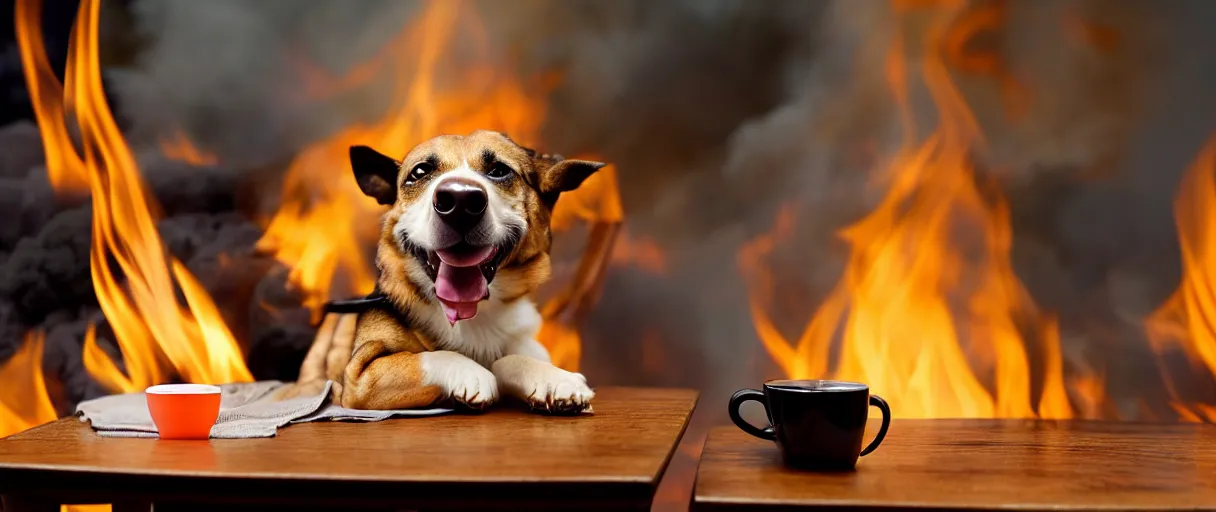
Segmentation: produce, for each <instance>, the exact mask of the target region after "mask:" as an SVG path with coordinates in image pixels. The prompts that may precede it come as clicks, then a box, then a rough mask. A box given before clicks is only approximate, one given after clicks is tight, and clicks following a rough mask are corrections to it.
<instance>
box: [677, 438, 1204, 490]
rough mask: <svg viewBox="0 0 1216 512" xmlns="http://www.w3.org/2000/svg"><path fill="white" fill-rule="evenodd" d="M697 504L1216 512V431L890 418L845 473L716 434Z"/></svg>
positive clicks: (699, 480)
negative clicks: (794, 467) (799, 467)
mask: <svg viewBox="0 0 1216 512" xmlns="http://www.w3.org/2000/svg"><path fill="white" fill-rule="evenodd" d="M870 423H875V422H873V421H872V422H870ZM871 435H872V434H871ZM693 507H694V509H695V510H749V509H753V510H754V509H765V508H769V509H771V508H798V507H806V508H831V509H837V510H839V509H866V510H900V509H913V508H919V509H926V508H951V509H957V510H993V509H1006V510H1008V509H1018V510H1044V509H1055V510H1111V509H1124V510H1171V509H1188V510H1196V509H1216V426H1213V425H1197V424H1143V423H1113V422H1095V421H1025V420H895V421H894V422H892V424H891V430H890V431H889V432H888V433H887V438H886V440H885V441H884V442H883V444H882V446H880V447H879V448H878V450H876V451H875V452H874V453H873V454H871V455H868V456H866V457H862V459H861V460H860V461H859V462H858V464H857V468H856V470H854V471H852V472H842V473H802V472H794V471H790V470H787V469H785V468H784V467H782V465H781V463H780V460H779V455H778V452H777V447H776V445H775V444H773V443H771V442H767V441H762V440H760V439H756V438H754V437H751V436H749V435H747V434H745V433H743V432H742V431H740V430H738V429H737V428H735V427H733V426H731V427H719V428H715V429H713V430H711V431H710V433H709V436H708V439H707V440H706V444H705V450H704V452H703V453H702V455H701V466H700V468H699V469H698V472H697V484H696V489H695V491H694V497H693Z"/></svg>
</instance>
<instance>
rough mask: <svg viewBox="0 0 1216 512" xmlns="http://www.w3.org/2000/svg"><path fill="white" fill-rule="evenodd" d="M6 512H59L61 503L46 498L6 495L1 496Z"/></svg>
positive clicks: (0, 499) (0, 500)
mask: <svg viewBox="0 0 1216 512" xmlns="http://www.w3.org/2000/svg"><path fill="white" fill-rule="evenodd" d="M0 503H2V504H3V505H4V507H3V509H4V512H59V502H58V501H57V500H55V499H54V498H48V497H46V496H26V495H21V494H5V495H4V496H0Z"/></svg>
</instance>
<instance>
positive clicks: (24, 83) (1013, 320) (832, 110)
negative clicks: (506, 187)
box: [0, 1, 1216, 432]
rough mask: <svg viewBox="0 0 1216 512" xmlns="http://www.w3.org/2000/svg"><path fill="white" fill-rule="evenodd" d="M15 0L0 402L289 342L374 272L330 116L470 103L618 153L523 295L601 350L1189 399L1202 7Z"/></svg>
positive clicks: (655, 370)
mask: <svg viewBox="0 0 1216 512" xmlns="http://www.w3.org/2000/svg"><path fill="white" fill-rule="evenodd" d="M16 7H17V11H16V12H15V17H14V18H15V22H16V31H15V32H16V34H17V35H18V36H19V38H20V41H21V44H20V45H18V48H19V49H20V51H19V52H18V53H19V54H20V56H21V60H22V63H23V68H22V73H21V75H20V78H21V88H22V90H25V91H27V92H28V94H29V98H30V102H31V104H32V105H33V106H34V109H33V112H34V114H35V116H34V118H35V120H36V122H37V129H32V126H31V125H30V124H28V123H27V124H24V125H19V124H14V125H12V126H10V127H5V128H4V129H3V131H0V144H2V145H3V146H4V147H9V146H10V145H11V146H14V147H30V148H35V149H36V150H37V151H26V152H24V153H20V152H13V154H14V155H24V156H14V157H12V158H8V159H6V160H5V161H4V168H3V175H2V176H0V180H2V181H0V185H2V187H0V193H2V194H5V195H4V197H5V198H10V197H11V198H14V200H12V201H7V200H6V201H3V202H0V203H2V204H3V208H4V209H5V211H4V212H3V213H4V214H5V215H6V216H7V218H13V219H20V220H19V221H18V222H17V223H16V225H14V226H13V227H6V228H4V230H3V231H0V258H2V260H0V265H2V266H3V272H0V332H2V333H3V336H0V340H2V341H3V343H4V345H3V353H2V355H3V357H4V358H5V363H4V366H3V370H2V371H3V373H0V378H2V379H3V382H5V383H6V385H5V386H3V389H4V390H5V391H3V392H0V393H3V396H0V404H3V408H0V415H2V417H3V418H5V419H4V420H2V421H3V423H0V425H3V428H4V430H5V431H6V432H12V431H16V430H20V429H22V428H25V427H26V426H29V425H32V424H36V423H38V422H41V421H47V420H49V419H52V418H53V417H55V416H56V415H58V414H63V413H66V412H68V411H70V410H71V407H72V404H74V403H75V402H77V401H79V400H81V399H83V398H87V397H91V396H96V395H98V394H102V393H108V392H115V391H125V390H136V389H139V388H141V387H142V386H145V385H147V384H149V383H153V382H161V381H167V380H187V381H198V382H219V381H226V380H241V379H250V378H291V376H292V375H291V373H292V372H294V371H295V368H296V367H298V361H299V358H300V357H302V355H303V351H304V349H305V348H306V346H307V343H308V341H309V340H310V339H311V330H310V327H309V324H310V322H311V321H314V320H315V316H316V312H317V308H318V306H319V305H320V304H321V303H322V302H324V301H325V300H327V299H329V298H333V297H345V296H349V295H357V294H360V293H365V292H366V291H367V290H368V289H370V286H371V283H372V279H373V276H374V271H373V268H372V267H371V266H370V265H369V261H370V260H369V258H370V254H371V248H372V243H371V240H372V239H373V237H374V232H375V230H376V223H375V218H376V216H377V214H378V210H377V209H376V208H375V206H374V205H372V204H369V202H368V201H367V200H366V199H365V198H363V197H362V196H361V195H360V194H357V191H355V190H354V189H353V187H352V185H353V183H352V182H351V180H349V174H348V173H347V172H344V171H342V169H345V168H346V164H345V162H344V154H345V148H346V147H347V146H349V145H351V144H370V145H373V146H376V147H378V148H380V149H382V150H383V151H386V152H390V153H393V152H396V153H402V152H404V151H405V149H406V148H408V147H410V146H412V145H413V144H414V143H416V142H418V141H419V140H423V139H425V138H428V137H429V136H431V135H433V134H435V133H439V132H459V131H468V130H470V129H473V128H497V129H502V130H507V131H508V132H510V133H511V134H512V136H513V137H515V138H516V139H517V140H521V141H523V142H525V143H527V144H532V145H535V146H538V147H541V148H544V149H547V150H556V151H560V152H564V153H567V154H569V155H587V156H591V155H594V156H595V157H597V158H602V159H605V160H607V161H611V162H613V163H614V164H615V165H614V169H613V172H611V173H604V174H603V175H601V177H600V179H599V181H597V182H594V183H589V184H588V186H587V187H586V188H585V190H584V191H583V192H581V193H580V194H578V195H577V196H572V197H570V198H568V200H566V199H564V200H563V201H564V203H563V204H562V205H561V208H563V212H561V213H560V214H559V219H560V220H559V221H558V222H557V224H558V225H560V226H562V227H565V228H566V231H565V232H563V233H561V234H559V235H558V237H557V240H558V244H559V247H558V248H557V249H558V251H557V256H558V263H559V264H558V265H557V266H556V268H555V271H556V272H555V273H556V276H557V277H556V279H555V282H554V285H553V287H552V289H550V290H546V293H545V295H544V296H543V297H542V300H543V301H545V302H544V305H543V308H542V309H543V311H544V313H545V314H546V317H547V319H548V320H549V322H548V323H547V324H546V328H545V330H544V331H543V332H542V333H541V336H542V338H543V341H545V342H546V343H547V344H548V345H550V347H551V348H552V349H553V352H554V355H555V357H556V358H557V359H558V361H559V363H560V364H562V365H563V366H565V367H568V368H578V369H579V370H580V371H583V372H585V373H587V374H588V375H589V378H590V379H591V380H592V381H594V382H599V383H603V384H607V383H627V384H656V385H685V386H696V387H701V388H703V389H704V390H705V391H706V392H708V393H709V394H710V395H709V396H715V395H721V394H723V393H724V392H726V391H727V390H730V389H734V388H737V387H740V386H743V385H755V384H756V383H757V382H758V381H760V380H762V379H763V378H765V377H776V376H782V375H789V376H795V377H840V378H851V379H859V380H865V381H867V382H870V383H871V384H872V385H873V386H874V389H875V392H876V393H878V394H882V395H884V396H888V397H892V400H893V402H898V404H899V405H897V406H896V407H895V412H896V414H897V416H904V417H909V416H922V417H940V416H972V417H975V416H1003V417H1050V418H1062V417H1086V418H1104V419H1157V420H1169V421H1173V420H1192V421H1193V420H1210V419H1211V418H1212V416H1211V411H1212V409H1211V407H1210V405H1207V404H1212V403H1216V386H1213V380H1212V366H1211V363H1210V361H1209V360H1210V359H1211V358H1210V357H1208V355H1209V353H1210V352H1214V350H1213V343H1216V342H1214V341H1213V337H1212V334H1211V332H1210V329H1208V328H1207V327H1206V326H1207V325H1210V322H1209V320H1208V318H1209V317H1210V314H1209V310H1210V307H1209V303H1211V302H1212V301H1211V298H1210V297H1208V296H1207V294H1205V293H1204V291H1203V290H1205V289H1206V287H1205V285H1204V283H1205V279H1206V277H1205V276H1206V272H1207V271H1206V267H1207V260H1208V259H1210V257H1209V256H1208V254H1207V251H1206V250H1205V249H1204V244H1205V243H1206V242H1205V239H1206V230H1207V228H1206V226H1207V224H1208V223H1209V222H1210V219H1211V217H1212V210H1211V208H1210V204H1209V203H1210V202H1211V200H1210V199H1211V192H1212V190H1211V189H1212V187H1211V186H1210V185H1211V179H1210V178H1211V176H1210V174H1211V172H1213V169H1212V161H1211V158H1209V156H1210V155H1209V153H1210V150H1208V149H1204V150H1202V151H1201V148H1204V147H1205V146H1204V143H1205V141H1206V140H1207V138H1208V137H1209V134H1210V133H1211V132H1212V131H1213V128H1216V123H1213V122H1212V121H1211V120H1216V105H1214V104H1213V103H1212V102H1211V101H1209V100H1207V99H1206V98H1205V96H1206V95H1205V94H1203V92H1204V91H1205V90H1206V85H1207V84H1211V83H1212V82H1213V80H1216V77H1213V76H1208V75H1209V74H1210V73H1208V70H1207V68H1206V67H1204V66H1203V65H1201V63H1198V62H1192V61H1189V60H1186V59H1184V58H1179V59H1163V58H1161V57H1162V56H1165V55H1173V56H1186V55H1192V54H1191V53H1188V52H1193V51H1194V48H1199V47H1203V45H1202V44H1198V43H1197V41H1203V40H1206V39H1204V38H1208V37H1216V36H1212V35H1210V34H1208V33H1207V32H1208V31H1205V30H1203V23H1202V21H1203V20H1208V19H1209V18H1212V17H1213V16H1216V15H1212V14H1208V13H1206V11H1204V10H1202V9H1201V8H1199V7H1193V8H1191V7H1182V6H1179V7H1177V8H1175V9H1157V8H1154V7H1153V6H1152V5H1148V4H1143V5H1141V4H1137V3H1134V2H1129V3H1121V4H1120V5H1117V6H1111V5H1105V4H1101V3H1100V2H1073V3H1067V4H1064V3H1060V4H1058V5H1057V4H1050V5H1023V4H1016V3H1012V2H1010V3H1006V2H1001V1H975V2H962V1H939V2H890V3H859V2H847V1H841V2H824V3H818V2H816V3H811V2H806V3H795V2H791V3H785V4H766V5H763V6H759V5H751V3H747V2H721V3H714V2H710V3H705V2H692V1H689V2H664V3H661V4H659V5H655V4H652V3H646V2H602V3H587V4H577V5H571V3H564V2H534V3H528V4H515V5H500V4H497V3H492V2H481V3H478V2H468V3H463V2H416V3H410V2H395V3H386V4H384V5H375V4H367V5H361V6H349V5H346V4H345V3H343V2H338V1H331V2H325V1H323V2H315V3H312V4H310V6H308V7H307V8H301V7H299V6H292V7H291V8H290V9H291V10H290V12H286V11H279V10H278V9H287V8H288V7H287V6H276V5H266V4H261V3H247V2H235V1H232V2H229V1H219V2H214V3H205V4H196V3H180V4H179V3H169V2H155V1H148V2H136V3H135V4H134V5H133V7H132V8H131V10H130V11H126V12H124V11H123V10H122V6H120V5H118V4H114V5H111V4H109V3H104V2H96V1H85V2H81V6H80V12H81V13H82V15H81V16H79V17H78V18H77V23H76V25H75V28H74V29H73V31H74V34H73V36H74V37H73V45H72V47H71V49H70V51H69V58H68V61H69V62H68V64H67V65H66V66H65V68H64V69H55V68H54V66H52V65H51V64H49V62H51V61H54V59H52V58H47V55H46V52H45V50H44V49H43V45H44V44H45V39H46V38H45V36H44V35H43V34H41V33H39V30H38V28H39V27H40V25H39V24H38V23H35V22H34V20H37V19H39V17H40V16H39V15H38V14H37V10H38V8H39V4H38V3H37V2H29V1H21V2H18V3H17V6H16ZM43 14H46V13H43ZM338 14H341V15H338ZM107 20H111V21H109V22H108V21H107ZM124 24H126V25H124ZM538 27H548V28H546V29H544V30H538ZM1162 27H1168V28H1169V30H1160V28H1162ZM812 28H813V30H812ZM107 30H108V31H110V32H109V34H110V35H107ZM124 30H126V31H134V32H135V33H139V34H141V35H142V36H143V37H142V38H140V39H141V40H140V41H138V42H135V43H132V42H131V41H130V40H128V39H125V38H123V37H120V36H121V35H122V34H124V33H125V32H123V31H124ZM49 46H54V45H49ZM111 48H112V49H113V50H110V49H111ZM109 52H113V53H109ZM124 52H126V53H125V54H124ZM1197 155H1198V156H1197ZM1184 172H1185V177H1184ZM1175 192H1180V193H1178V194H1177V201H1176V202H1174V198H1175ZM567 220H569V222H567ZM1175 220H1176V221H1177V229H1175V226H1174V224H1173V223H1174V221H1175ZM841 242H843V243H841ZM1179 246H1181V249H1179ZM1171 293H1172V295H1171ZM31 361H41V362H42V364H41V366H40V367H31ZM39 369H41V370H42V371H36V370H39ZM9 383H13V384H14V385H11V386H10V385H7V384H9ZM17 383H20V384H17ZM11 390H20V391H11Z"/></svg>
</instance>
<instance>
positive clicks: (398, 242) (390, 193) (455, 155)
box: [350, 131, 604, 324]
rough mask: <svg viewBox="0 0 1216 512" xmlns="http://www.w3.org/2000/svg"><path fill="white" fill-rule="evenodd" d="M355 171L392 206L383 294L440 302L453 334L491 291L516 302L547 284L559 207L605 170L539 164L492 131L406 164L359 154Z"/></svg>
mask: <svg viewBox="0 0 1216 512" xmlns="http://www.w3.org/2000/svg"><path fill="white" fill-rule="evenodd" d="M350 161H351V167H352V168H353V169H354V172H355V180H356V181H358V183H359V188H360V189H361V190H363V193H365V194H367V195H368V196H371V197H373V198H375V199H376V201H378V202H379V203H380V204H384V205H392V209H391V210H390V211H389V213H388V214H387V215H386V216H385V222H384V229H383V231H382V236H381V238H380V246H379V251H378V255H377V262H378V264H379V266H380V270H381V286H382V288H395V289H400V290H401V293H402V294H407V295H408V294H409V293H414V294H416V295H417V296H416V297H410V298H408V299H413V300H425V301H433V302H437V303H438V304H439V305H440V306H441V307H442V308H443V311H444V313H445V314H446V316H447V319H448V321H449V322H451V323H453V324H455V323H456V322H457V321H459V320H466V319H469V318H473V316H474V315H476V314H477V305H478V303H479V302H481V301H482V300H486V299H488V298H489V297H490V295H491V291H493V292H494V293H496V294H500V296H499V297H498V298H499V299H503V300H513V299H515V298H518V297H520V296H523V295H525V294H527V293H530V292H531V291H533V290H534V289H535V288H536V287H537V286H539V285H540V284H541V282H543V281H544V279H546V278H547V277H548V274H549V258H548V251H549V244H550V235H549V217H550V213H551V211H552V208H553V205H554V204H555V203H556V202H557V198H558V196H559V195H560V194H561V193H562V192H565V191H569V190H574V189H575V188H577V187H578V186H579V185H580V184H582V182H583V180H585V179H587V177H588V176H591V174H592V173H594V172H595V171H596V170H598V169H599V168H601V167H603V166H604V164H602V163H599V162H590V161H586V160H568V159H562V158H560V157H552V156H549V155H538V154H537V153H536V152H535V151H533V150H531V149H528V148H525V147H522V146H520V145H518V144H516V143H515V142H513V141H512V140H511V139H509V138H508V137H506V136H505V135H503V134H501V133H497V132H491V131H477V132H473V133H471V134H469V135H467V136H460V135H444V136H440V137H435V138H433V139H431V140H428V141H426V142H424V143H422V144H419V145H418V146H417V147H415V148H414V149H413V150H411V151H410V152H409V154H407V155H405V158H404V159H402V160H401V161H397V160H394V159H393V158H391V157H388V156H385V155H382V154H380V153H378V152H376V150H374V149H371V148H369V147H367V146H354V147H352V148H351V149H350ZM496 277H497V278H498V279H497V282H496V279H495V278H496ZM401 280H407V281H408V282H409V283H410V284H412V285H413V286H404V287H403V286H401V285H404V284H405V283H402V282H401ZM492 288H493V289H492ZM386 292H388V290H386ZM390 295H392V293H391V292H390Z"/></svg>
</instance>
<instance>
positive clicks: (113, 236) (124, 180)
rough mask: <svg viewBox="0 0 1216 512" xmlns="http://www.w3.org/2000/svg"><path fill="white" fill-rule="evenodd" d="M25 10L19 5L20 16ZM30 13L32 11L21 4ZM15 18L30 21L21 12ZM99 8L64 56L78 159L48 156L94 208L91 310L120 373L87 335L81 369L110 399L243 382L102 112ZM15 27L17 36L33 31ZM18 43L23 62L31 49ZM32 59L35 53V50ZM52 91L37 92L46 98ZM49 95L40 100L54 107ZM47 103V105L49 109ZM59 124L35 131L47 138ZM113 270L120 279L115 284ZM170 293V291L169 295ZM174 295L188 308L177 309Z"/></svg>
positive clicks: (82, 12)
mask: <svg viewBox="0 0 1216 512" xmlns="http://www.w3.org/2000/svg"><path fill="white" fill-rule="evenodd" d="M26 3H27V2H26V1H25V0H22V1H21V2H19V9H21V5H22V4H26ZM28 3H31V4H32V3H35V2H28ZM22 12H25V13H27V14H28V13H33V12H37V9H36V8H29V6H27V7H26V9H25V10H24V11H22ZM99 17H100V3H99V1H98V0H85V1H83V2H81V4H80V9H79V11H78V13H77V19H76V23H75V25H74V26H73V32H72V44H71V47H70V50H69V56H68V70H67V80H66V81H65V82H66V90H64V91H63V92H61V94H62V95H63V97H64V98H66V100H67V101H66V104H67V105H68V107H69V108H68V113H69V114H70V115H72V116H73V118H74V120H75V122H76V124H77V125H78V126H79V128H80V135H81V146H82V152H81V154H77V153H76V150H75V148H74V147H72V146H71V145H64V146H47V150H48V158H47V160H48V161H54V160H56V159H59V160H63V161H77V160H79V161H82V162H83V163H84V169H85V170H86V171H87V173H88V174H87V176H88V184H89V191H90V192H91V194H92V198H93V203H92V210H93V239H92V245H91V247H90V252H89V261H90V268H91V270H92V275H93V287H94V291H95V292H96V294H97V299H98V303H99V304H100V306H101V309H102V311H103V312H104V313H105V315H106V319H107V320H108V322H109V325H110V327H111V329H112V330H113V331H114V334H115V337H116V338H117V341H118V345H119V348H120V350H121V352H122V355H123V360H124V362H125V363H126V373H125V374H124V373H123V372H121V371H119V370H118V368H117V366H116V365H115V364H114V363H113V362H112V361H110V360H109V359H108V357H107V356H106V355H105V354H104V352H102V351H100V349H99V347H98V346H97V343H96V337H95V333H94V332H93V330H92V329H90V331H89V335H88V336H87V339H86V345H85V353H84V360H85V362H86V368H87V369H88V370H89V372H90V373H91V374H92V375H93V376H94V377H96V378H97V379H98V381H99V382H102V383H103V384H105V385H107V386H109V387H110V388H111V389H112V390H115V391H136V390H141V389H143V388H145V387H147V386H150V385H153V384H157V383H160V382H164V381H165V380H168V379H169V378H171V377H172V376H173V375H175V374H176V375H177V376H180V377H181V378H182V379H185V380H187V381H190V382H200V383H223V382H234V381H249V380H251V379H252V377H251V376H250V374H249V370H248V369H247V368H246V367H245V363H244V360H243V358H242V354H241V350H240V347H239V346H238V345H237V343H236V340H235V339H234V338H233V337H232V334H231V333H230V332H229V331H228V327H227V326H226V325H225V324H224V321H223V318H222V317H221V316H220V314H219V311H218V309H216V307H215V304H214V303H213V302H212V300H211V298H210V296H208V294H207V292H206V291H205V289H204V288H203V287H202V286H201V285H200V284H199V283H198V281H197V280H196V279H195V278H194V276H192V275H191V274H190V272H189V271H188V270H187V269H186V267H185V266H184V265H182V263H181V262H180V261H178V260H177V259H176V258H173V257H172V256H170V255H167V254H166V253H165V248H164V244H163V243H162V241H161V239H160V235H159V234H158V233H157V231H156V223H155V220H156V216H157V214H158V213H159V209H158V208H157V207H156V205H155V204H154V202H153V200H152V199H151V198H149V197H148V193H147V190H146V185H145V184H144V181H143V178H142V176H141V175H140V173H139V168H138V167H137V165H136V162H135V157H134V155H133V154H132V153H131V150H130V148H128V147H127V145H126V142H125V141H124V140H123V138H122V134H121V132H120V131H119V129H118V126H117V125H116V123H115V122H114V118H113V115H112V114H111V113H110V108H109V105H107V104H106V102H105V96H104V93H103V90H102V82H101V65H100V62H99V59H98V21H99ZM38 22H39V20H38V19H36V18H29V17H23V18H19V19H18V20H17V23H18V27H22V26H28V25H32V24H37V23H38ZM26 44H28V42H26V41H25V40H23V42H22V45H23V55H25V54H30V52H32V51H33V50H34V49H32V48H27V47H26V46H25V45H26ZM38 50H40V48H38ZM56 85H57V84H55V83H48V82H39V83H38V84H37V86H38V87H39V88H40V90H42V91H44V92H46V91H53V90H54V89H55V86H56ZM54 96H55V95H54V94H49V95H47V96H45V97H46V98H54ZM47 101H48V102H50V101H52V100H50V99H48V100H47ZM58 126H59V123H57V122H55V121H54V120H50V121H48V122H47V123H43V122H42V119H40V124H39V127H40V128H41V129H42V131H43V136H44V138H53V137H54V136H55V135H54V134H55V133H56V129H57V127H58ZM115 266H117V267H118V268H119V269H120V270H121V272H122V275H123V276H124V277H125V278H126V285H125V286H123V285H122V284H120V281H119V278H118V277H117V276H115V274H114V267H115ZM175 283H176V285H175ZM179 289H180V291H181V293H182V295H183V296H184V297H185V300H186V304H185V305H182V304H181V303H180V302H179V301H178V299H177V293H178V290H179Z"/></svg>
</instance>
